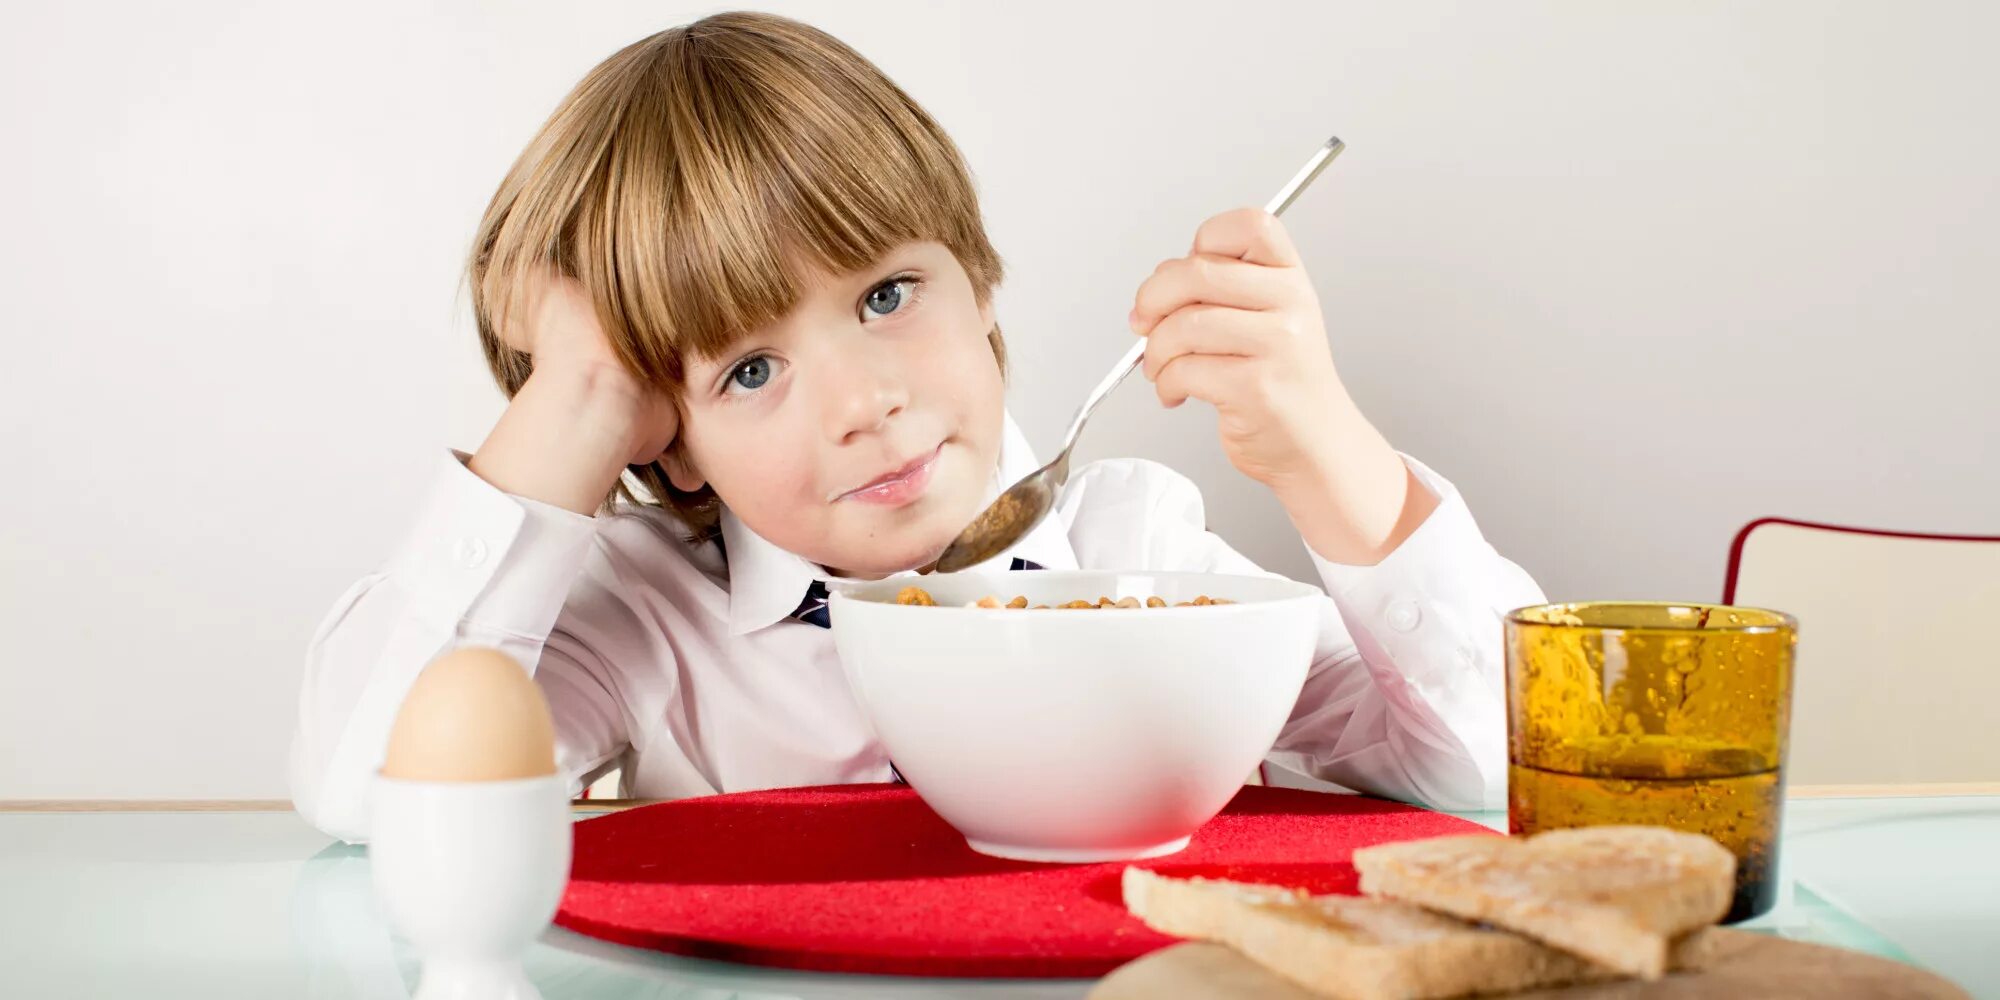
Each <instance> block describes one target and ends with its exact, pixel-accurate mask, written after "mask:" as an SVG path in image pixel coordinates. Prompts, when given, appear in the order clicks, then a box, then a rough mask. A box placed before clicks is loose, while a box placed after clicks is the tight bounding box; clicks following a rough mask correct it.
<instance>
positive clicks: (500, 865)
mask: <svg viewBox="0 0 2000 1000" xmlns="http://www.w3.org/2000/svg"><path fill="white" fill-rule="evenodd" d="M372 794H373V798H372V800H371V803H370V819H369V825H370V828H371V830H370V837H369V840H370V842H369V847H368V854H369V866H370V868H371V869H372V870H373V873H374V883H375V895H376V898H377V899H379V900H381V902H382V905H383V908H384V909H385V910H386V911H387V914H388V917H389V921H390V923H391V924H393V925H394V926H395V928H396V930H397V931H399V932H400V933H401V934H402V935H403V937H404V938H406V939H407V940H408V941H409V942H410V944H411V945H413V946H414V947H415V948H416V950H417V952H418V953H419V954H421V955H422V956H423V959H424V968H423V977H422V980H421V981H420V982H419V983H418V985H417V991H416V993H415V995H414V997H413V998H412V1000H461V998H463V1000H473V998H482V1000H540V997H541V994H540V992H539V991H537V990H536V989H535V986H534V984H533V983H532V982H530V981H529V980H528V978H527V976H526V975H525V974H524V973H523V972H522V970H521V954H522V953H523V952H524V951H526V950H527V948H528V946H529V945H530V944H532V943H533V942H534V940H535V938H536V936H537V935H539V934H540V933H541V932H542V930H543V929H544V928H546V927H547V926H548V924H549V919H550V918H551V917H553V916H555V912H556V906H557V904H558V903H560V902H561V901H562V892H563V886H564V885H565V884H566V882H567V881H568V878H569V864H570V837H571V829H570V824H571V817H570V806H569V795H568V789H567V787H566V786H565V783H564V782H563V780H562V779H561V778H560V777H557V776H554V775H551V776H548V777H541V778H523V779H518V780H512V781H404V780H401V779H397V778H389V777H384V776H381V775H379V774H378V775H376V777H375V779H374V786H373V792H372Z"/></svg>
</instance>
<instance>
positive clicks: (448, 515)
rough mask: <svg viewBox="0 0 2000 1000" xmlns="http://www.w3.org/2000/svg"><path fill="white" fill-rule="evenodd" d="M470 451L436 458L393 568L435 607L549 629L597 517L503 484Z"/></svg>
mask: <svg viewBox="0 0 2000 1000" xmlns="http://www.w3.org/2000/svg"><path fill="white" fill-rule="evenodd" d="M469 459H470V456H468V455H467V454H466V453H465V452H462V451H458V450H457V449H452V450H451V453H450V454H448V455H446V456H444V458H442V459H441V460H440V462H439V465H438V470H437V475H436V478H435V479H434V480H433V482H432V486H431V491H430V495H429V497H428V498H427V499H426V500H425V502H424V506H423V510H422V513H421V514H419V515H418V518H417V522H416V524H415V526H414V527H412V529H411V531H410V533H409V535H408V536H407V537H406V538H405V540H404V542H403V545H402V547H401V548H400V549H399V550H398V552H397V554H396V556H395V557H394V558H393V559H392V560H391V563H390V567H391V570H390V572H391V575H392V576H393V577H394V578H395V579H397V580H398V581H400V582H401V583H402V584H403V586H405V587H406V588H407V589H408V590H409V592H410V594H411V596H412V598H413V599H414V600H415V601H417V602H418V603H419V604H420V605H421V606H422V607H424V608H425V609H426V610H428V611H430V612H431V613H433V614H437V615H441V616H446V617H449V618H453V619H458V620H462V621H468V622H474V623H477V624H479V625H481V626H483V627H485V628H490V629H496V630H499V631H503V632H510V633H513V634H516V635H521V636H528V637H534V638H544V639H545V638H547V636H548V634H549V632H550V630H551V629H553V628H555V623H556V619H557V617H558V616H559V615H561V614H562V608H563V604H564V603H565V602H566V601H567V600H568V599H569V590H570V585H571V584H572V583H574V582H575V580H576V577H577V574H578V573H579V572H581V571H582V569H583V563H584V560H585V558H586V557H587V556H588V555H589V552H590V545H591V542H592V540H593V539H594V538H595V537H596V530H597V519H596V518H593V517H590V516H589V515H585V514H578V513H576V512H575V511H572V510H565V509H563V508H561V507H557V506H554V505H553V504H546V503H542V502H541V501H539V500H531V499H528V498H527V497H521V496H515V495H513V494H510V493H506V492H504V491H502V490H501V489H499V488H498V487H496V486H494V485H493V484H492V483H489V482H487V481H486V480H484V479H481V478H479V476H478V475H477V474H475V473H474V472H473V471H472V470H471V469H470V468H468V467H467V466H466V462H467V461H468V460H469Z"/></svg>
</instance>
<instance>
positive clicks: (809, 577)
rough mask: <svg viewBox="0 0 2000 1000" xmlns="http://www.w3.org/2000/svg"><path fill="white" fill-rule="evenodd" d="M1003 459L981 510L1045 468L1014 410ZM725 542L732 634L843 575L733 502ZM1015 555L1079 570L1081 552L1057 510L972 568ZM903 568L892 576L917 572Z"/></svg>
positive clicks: (768, 621)
mask: <svg viewBox="0 0 2000 1000" xmlns="http://www.w3.org/2000/svg"><path fill="white" fill-rule="evenodd" d="M1001 425H1002V426H1001V435H1000V461H999V463H998V467H997V468H996V470H995V472H994V474H993V475H992V476H991V477H989V478H988V481H987V484H986V493H985V496H984V498H983V499H982V500H981V505H982V506H981V509H982V510H983V509H985V508H984V505H985V504H989V503H992V502H993V500H994V499H995V498H996V497H998V496H999V495H1000V491H1001V490H1002V489H1004V488H1006V487H1008V486H1012V485H1014V484H1015V483H1017V482H1019V481H1020V480H1021V478H1022V477H1024V476H1026V475H1027V474H1028V473H1030V472H1033V471H1035V470H1036V469H1038V468H1040V467H1041V464H1040V463H1039V462H1037V461H1036V460H1035V453H1034V450H1033V449H1032V448H1030V447H1028V439H1027V438H1026V437H1025V436H1023V435H1022V433H1021V428H1020V427H1019V426H1017V425H1016V424H1015V423H1014V418H1013V416H1012V415H1011V414H1007V413H1002V414H1001ZM722 541H723V545H724V547H725V550H726V551H727V552H728V553H729V634H730V635H747V634H749V633H751V632H755V631H757V630H758V629H761V628H765V627H768V626H770V625H773V624H776V623H777V622H780V621H783V620H785V617H786V616H787V615H790V614H791V613H792V612H793V611H794V610H796V609H797V608H798V606H799V601H800V600H801V599H803V598H804V597H805V593H806V588H808V587H810V586H811V585H812V582H813V581H814V580H824V581H826V583H827V585H828V586H829V587H831V586H832V585H833V584H835V583H837V582H840V581H841V579H842V578H840V577H835V576H831V575H829V574H828V573H827V572H826V570H824V569H822V568H820V567H819V566H817V565H814V564H813V562H812V561H811V560H809V559H806V558H805V557H803V556H800V555H796V554H794V553H791V552H788V551H786V550H784V549H782V548H779V547H778V546H777V545H776V544H774V543H772V542H770V541H768V540H766V539H765V538H764V537H763V536H762V535H759V534H757V533H756V532H754V531H751V530H750V528H749V527H748V526H747V525H745V524H744V523H743V522H742V521H739V520H737V518H736V515H735V514H734V513H733V512H731V511H730V510H729V508H728V507H726V506H725V507H724V508H723V509H722ZM1016 557H1019V558H1022V559H1029V560H1032V561H1034V562H1036V563H1038V564H1040V565H1041V566H1042V567H1043V568H1044V569H1075V568H1077V567H1076V552H1075V551H1074V550H1073V549H1071V548H1070V544H1069V535H1068V534H1067V533H1066V532H1065V531H1064V529H1063V523H1062V519H1061V518H1059V517H1056V516H1055V515H1054V514H1053V513H1051V514H1050V516H1048V517H1045V518H1043V519H1042V522H1041V523H1040V524H1037V525H1035V527H1034V528H1033V529H1031V530H1030V531H1029V532H1028V533H1027V535H1025V536H1023V537H1022V539H1021V540H1020V541H1019V542H1016V543H1014V546H1013V547H1012V548H1010V549H1008V550H1007V551H1005V552H1002V553H1000V554H999V555H996V556H994V557H993V558H991V559H989V560H987V561H985V562H983V563H980V564H978V565H976V566H973V567H972V570H973V571H996V570H1006V569H1007V568H1008V567H1009V566H1010V565H1012V560H1013V559H1014V558H1016ZM915 572H916V571H915V570H904V571H903V572H901V573H895V574H891V575H893V576H909V575H914V574H915Z"/></svg>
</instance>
